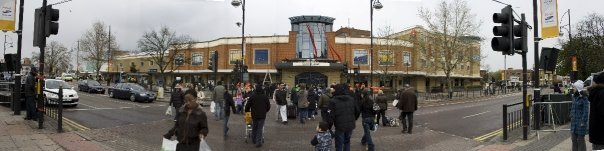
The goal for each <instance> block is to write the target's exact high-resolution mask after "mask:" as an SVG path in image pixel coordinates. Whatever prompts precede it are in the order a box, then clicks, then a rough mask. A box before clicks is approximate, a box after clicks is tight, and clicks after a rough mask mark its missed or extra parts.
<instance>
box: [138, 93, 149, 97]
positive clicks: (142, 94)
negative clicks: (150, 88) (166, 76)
mask: <svg viewBox="0 0 604 151" xmlns="http://www.w3.org/2000/svg"><path fill="white" fill-rule="evenodd" d="M139 95H140V96H146V95H147V94H144V93H141V94H139Z"/></svg>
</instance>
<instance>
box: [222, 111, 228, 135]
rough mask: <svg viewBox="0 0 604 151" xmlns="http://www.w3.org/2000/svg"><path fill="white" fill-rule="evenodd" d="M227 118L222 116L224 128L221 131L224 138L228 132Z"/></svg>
mask: <svg viewBox="0 0 604 151" xmlns="http://www.w3.org/2000/svg"><path fill="white" fill-rule="evenodd" d="M228 124H229V116H224V127H223V129H222V130H223V131H224V136H227V132H228V131H229V126H228Z"/></svg>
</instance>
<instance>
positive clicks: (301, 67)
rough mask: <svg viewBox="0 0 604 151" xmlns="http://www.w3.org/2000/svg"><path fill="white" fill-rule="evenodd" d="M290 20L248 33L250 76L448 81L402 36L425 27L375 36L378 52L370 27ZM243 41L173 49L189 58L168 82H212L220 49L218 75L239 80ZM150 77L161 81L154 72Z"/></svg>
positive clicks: (475, 70) (395, 83) (470, 74)
mask: <svg viewBox="0 0 604 151" xmlns="http://www.w3.org/2000/svg"><path fill="white" fill-rule="evenodd" d="M289 19H290V21H291V30H290V31H289V34H288V35H275V36H249V37H245V50H244V57H243V58H244V60H243V62H244V64H245V65H246V66H247V67H248V74H249V76H246V80H247V81H251V82H256V83H260V82H264V81H270V80H272V82H283V83H286V84H289V85H293V84H298V83H307V84H315V85H328V84H330V83H334V82H335V83H340V82H348V83H353V82H361V83H367V84H368V85H370V84H369V83H370V82H371V81H372V80H370V78H369V77H371V74H370V73H371V72H370V71H372V70H373V84H372V85H373V86H384V88H385V89H392V88H400V87H402V85H403V84H405V83H408V84H411V86H413V87H416V88H418V90H419V91H421V92H425V91H426V90H431V89H434V88H442V87H443V86H444V80H443V77H444V74H443V73H442V72H438V71H435V70H434V69H432V70H430V69H429V68H426V66H427V65H428V64H426V63H425V61H426V60H425V59H421V58H420V57H421V55H420V54H419V53H416V52H415V51H414V46H413V44H412V43H411V42H409V41H406V40H402V38H396V37H404V36H405V35H408V34H415V33H416V32H417V31H420V30H422V28H421V27H420V26H416V27H412V28H409V29H407V30H404V31H401V32H398V33H396V34H395V35H391V36H388V37H375V38H374V40H373V44H374V49H373V53H372V51H371V49H370V48H371V39H370V36H369V31H366V30H359V29H354V28H341V29H340V30H338V31H333V29H332V28H333V21H334V20H335V19H334V18H331V17H326V16H296V17H291V18H289ZM389 37H390V38H389ZM392 37H395V38H392ZM241 43H242V39H241V37H224V38H218V39H215V40H210V41H204V42H198V43H196V44H194V45H193V47H192V48H191V49H189V50H186V51H181V52H178V53H176V54H172V53H173V52H170V53H171V55H176V56H175V58H183V59H184V60H186V61H185V62H184V63H182V64H178V65H174V66H173V68H172V69H170V70H171V71H173V72H171V74H169V75H166V76H168V78H167V79H168V81H167V82H168V83H171V81H172V79H174V76H177V77H182V78H183V80H184V81H185V82H207V81H212V80H213V79H212V76H211V75H212V74H211V73H212V72H211V70H209V69H208V61H209V59H210V57H209V56H211V54H212V53H216V52H217V53H218V54H219V55H218V56H219V57H218V62H217V64H218V76H217V79H218V80H219V81H225V82H226V83H236V82H238V81H239V80H238V79H235V78H234V77H235V75H234V74H233V73H232V71H233V68H234V67H235V64H236V62H237V61H238V60H241V58H242V57H241V48H242V47H241ZM478 52H479V51H478ZM372 56H377V57H372ZM128 59H130V60H128ZM142 61H145V60H144V59H141V58H138V57H127V56H126V57H122V58H118V59H117V60H116V62H122V64H126V63H128V62H134V63H135V64H140V63H139V62H142ZM147 61H148V60H147ZM142 64H146V63H142ZM147 64H148V63H147ZM371 64H373V67H372V66H371ZM128 65H130V64H128ZM149 65H150V66H146V67H150V68H147V69H146V70H154V71H157V70H156V69H151V68H153V66H152V65H151V64H149ZM355 69H358V70H355ZM479 70H480V64H479V61H476V62H470V63H467V67H466V66H464V67H463V68H460V69H459V70H456V71H455V72H454V73H453V75H452V77H453V79H454V80H455V81H454V84H455V85H456V86H465V87H467V86H472V85H474V86H478V85H480V72H479ZM355 71H358V74H355ZM112 72H117V71H112ZM125 72H127V71H125ZM139 72H143V73H145V72H148V71H145V70H139ZM345 72H348V73H345ZM152 73H154V72H153V71H152ZM237 77H239V76H237ZM248 77H249V78H248ZM269 77H270V78H269ZM149 78H152V79H153V80H158V79H155V78H156V77H154V76H151V77H149ZM269 79H270V80H269Z"/></svg>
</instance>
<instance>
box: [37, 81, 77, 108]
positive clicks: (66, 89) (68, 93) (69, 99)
mask: <svg viewBox="0 0 604 151" xmlns="http://www.w3.org/2000/svg"><path fill="white" fill-rule="evenodd" d="M44 83H45V84H44V85H45V87H44V90H45V91H44V101H45V102H46V103H47V104H54V105H58V104H59V102H58V100H59V95H57V94H55V93H58V92H59V88H60V87H61V86H62V89H63V105H67V106H73V107H75V106H77V105H78V101H79V97H78V92H76V91H75V90H73V87H71V85H69V83H67V82H65V81H63V80H55V79H46V80H45V81H44ZM47 91H51V92H55V93H51V92H47Z"/></svg>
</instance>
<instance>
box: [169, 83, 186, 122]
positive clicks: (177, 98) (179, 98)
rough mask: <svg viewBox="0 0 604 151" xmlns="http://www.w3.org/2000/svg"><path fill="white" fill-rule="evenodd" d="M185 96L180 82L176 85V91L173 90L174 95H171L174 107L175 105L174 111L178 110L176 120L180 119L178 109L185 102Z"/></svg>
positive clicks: (175, 115)
mask: <svg viewBox="0 0 604 151" xmlns="http://www.w3.org/2000/svg"><path fill="white" fill-rule="evenodd" d="M184 97H185V96H184V94H183V91H182V86H180V84H177V85H176V86H174V91H172V95H170V105H172V107H174V111H176V112H175V113H176V114H174V121H176V120H177V119H178V115H180V113H179V112H178V109H180V107H181V106H182V105H183V104H184V100H185V98H184Z"/></svg>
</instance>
